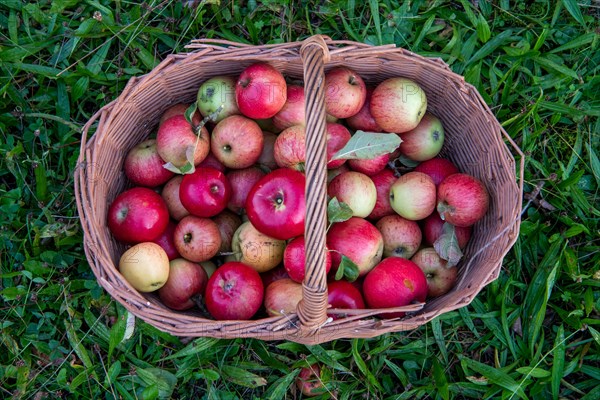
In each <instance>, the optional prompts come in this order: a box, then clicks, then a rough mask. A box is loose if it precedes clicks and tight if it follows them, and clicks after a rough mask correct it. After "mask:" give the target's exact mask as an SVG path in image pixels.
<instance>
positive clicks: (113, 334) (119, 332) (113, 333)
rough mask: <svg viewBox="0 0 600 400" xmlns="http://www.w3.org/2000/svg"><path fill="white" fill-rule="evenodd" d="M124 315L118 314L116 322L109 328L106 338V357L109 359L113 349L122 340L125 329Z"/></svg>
mask: <svg viewBox="0 0 600 400" xmlns="http://www.w3.org/2000/svg"><path fill="white" fill-rule="evenodd" d="M126 325H127V324H126V321H125V315H121V316H119V318H118V319H117V322H116V323H115V324H114V325H113V326H112V328H110V337H109V339H108V359H109V360H110V358H111V356H112V353H113V351H114V349H115V348H116V347H117V346H118V345H119V344H120V343H121V342H122V341H123V338H124V337H125V329H126Z"/></svg>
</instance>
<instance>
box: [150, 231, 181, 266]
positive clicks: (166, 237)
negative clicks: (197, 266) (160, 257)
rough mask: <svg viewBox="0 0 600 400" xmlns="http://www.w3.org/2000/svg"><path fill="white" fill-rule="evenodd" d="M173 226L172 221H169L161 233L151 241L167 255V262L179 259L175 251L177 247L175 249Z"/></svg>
mask: <svg viewBox="0 0 600 400" xmlns="http://www.w3.org/2000/svg"><path fill="white" fill-rule="evenodd" d="M175 226H176V225H175V223H174V222H173V221H169V223H168V224H167V227H166V228H165V230H164V231H163V233H162V234H161V235H160V236H159V237H157V238H156V239H154V240H153V242H154V243H156V244H157V245H159V246H160V247H162V248H163V250H164V251H165V253H167V257H169V261H171V260H174V259H176V258H179V257H181V256H180V255H179V252H178V251H177V247H175V240H174V239H175Z"/></svg>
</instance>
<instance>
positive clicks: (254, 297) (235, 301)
mask: <svg viewBox="0 0 600 400" xmlns="http://www.w3.org/2000/svg"><path fill="white" fill-rule="evenodd" d="M263 293H264V288H263V285H262V281H261V279H260V276H259V275H258V272H256V271H255V270H253V269H252V268H250V267H249V266H247V265H246V264H244V263H241V262H228V263H225V264H223V265H221V266H220V267H219V268H217V270H216V271H215V272H214V274H213V275H212V276H211V277H210V279H209V280H208V284H207V285H206V291H205V299H206V309H207V310H208V312H209V313H210V315H212V316H213V317H214V318H215V319H217V320H236V319H242V320H245V319H250V318H252V317H253V316H254V314H256V312H257V311H258V309H259V308H260V306H261V305H262V302H263Z"/></svg>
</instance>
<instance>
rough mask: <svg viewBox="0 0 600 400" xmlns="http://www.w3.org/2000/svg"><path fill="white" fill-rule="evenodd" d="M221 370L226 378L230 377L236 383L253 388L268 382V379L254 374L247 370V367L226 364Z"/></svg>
mask: <svg viewBox="0 0 600 400" xmlns="http://www.w3.org/2000/svg"><path fill="white" fill-rule="evenodd" d="M221 372H222V375H223V377H224V378H226V379H229V380H230V381H231V382H233V383H235V384H236V385H240V386H244V387H248V388H251V389H254V388H257V387H260V386H264V385H266V384H267V380H266V379H265V378H263V377H262V376H259V375H256V374H253V373H252V372H249V371H246V370H245V369H242V368H238V367H234V366H231V365H224V366H223V368H222V370H221Z"/></svg>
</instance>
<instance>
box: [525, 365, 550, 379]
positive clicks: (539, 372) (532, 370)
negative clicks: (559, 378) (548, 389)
mask: <svg viewBox="0 0 600 400" xmlns="http://www.w3.org/2000/svg"><path fill="white" fill-rule="evenodd" d="M517 372H518V373H520V374H523V375H526V376H532V377H534V378H547V377H549V376H550V375H551V373H550V371H546V370H545V369H543V368H539V367H521V368H517Z"/></svg>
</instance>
